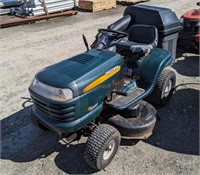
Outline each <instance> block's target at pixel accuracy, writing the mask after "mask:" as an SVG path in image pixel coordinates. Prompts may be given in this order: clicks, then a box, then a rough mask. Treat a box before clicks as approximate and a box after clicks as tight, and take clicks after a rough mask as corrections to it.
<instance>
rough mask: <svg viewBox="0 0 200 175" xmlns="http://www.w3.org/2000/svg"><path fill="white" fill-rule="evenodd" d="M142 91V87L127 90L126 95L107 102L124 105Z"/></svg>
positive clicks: (116, 105)
mask: <svg viewBox="0 0 200 175" xmlns="http://www.w3.org/2000/svg"><path fill="white" fill-rule="evenodd" d="M144 92H145V90H144V89H141V88H135V89H134V90H132V91H130V92H128V94H127V96H119V98H116V99H114V100H112V101H110V102H109V103H108V104H109V105H112V106H115V107H120V106H124V105H127V104H128V103H130V102H131V101H133V100H134V99H135V98H137V97H139V96H140V95H141V94H143V93H144Z"/></svg>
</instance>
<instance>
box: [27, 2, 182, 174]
mask: <svg viewBox="0 0 200 175" xmlns="http://www.w3.org/2000/svg"><path fill="white" fill-rule="evenodd" d="M144 16H146V17H145V18H144ZM180 29H181V25H180V22H179V20H178V18H177V17H176V15H175V13H174V12H172V11H171V10H170V9H166V8H159V7H153V6H146V5H137V6H129V7H127V9H126V10H125V12H124V15H123V17H122V18H120V19H119V20H118V21H116V22H114V23H113V24H111V25H109V26H108V28H106V29H99V30H98V34H97V36H96V40H95V41H94V43H93V44H92V45H91V49H90V48H89V45H88V42H87V39H86V37H85V36H83V39H84V43H85V45H86V47H87V51H86V52H84V53H82V54H80V55H77V56H74V57H72V58H69V59H65V60H63V61H61V62H59V63H57V64H54V65H51V66H49V67H47V68H45V69H43V70H41V71H40V72H38V73H37V74H36V75H35V78H34V80H33V81H32V83H31V85H30V87H29V92H30V95H31V98H32V100H33V102H34V105H33V107H32V114H31V118H32V121H33V123H34V124H35V125H36V126H38V127H39V128H41V129H45V130H51V131H53V132H55V133H57V134H58V135H59V136H60V137H61V138H66V139H67V138H74V140H76V139H80V138H81V136H89V137H88V140H87V143H86V148H85V152H84V159H85V161H86V162H87V163H88V165H90V166H91V167H92V168H94V169H97V170H101V169H104V168H105V167H106V166H107V165H108V164H109V163H110V162H111V160H112V159H113V158H114V156H115V154H116V152H117V150H118V147H119V145H120V141H121V138H125V139H147V138H148V137H150V136H151V135H152V133H153V132H154V130H155V126H156V124H157V117H158V114H157V111H156V109H155V108H154V106H153V105H152V104H156V105H161V106H162V105H165V104H167V103H168V102H169V101H170V99H171V97H172V95H173V90H174V87H175V84H176V75H175V73H174V72H173V71H172V70H171V69H170V68H169V67H170V65H171V64H173V62H174V59H175V55H176V54H175V52H176V41H177V38H178V31H179V30H180Z"/></svg>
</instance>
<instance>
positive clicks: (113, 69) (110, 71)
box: [105, 66, 119, 75]
mask: <svg viewBox="0 0 200 175" xmlns="http://www.w3.org/2000/svg"><path fill="white" fill-rule="evenodd" d="M118 67H119V66H115V67H113V68H112V69H110V70H109V71H107V72H105V75H108V74H110V73H112V72H113V71H115V70H116V69H117V68H118Z"/></svg>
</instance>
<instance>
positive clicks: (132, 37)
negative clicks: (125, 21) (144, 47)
mask: <svg viewBox="0 0 200 175" xmlns="http://www.w3.org/2000/svg"><path fill="white" fill-rule="evenodd" d="M128 33H129V38H128V40H129V41H133V42H136V43H143V44H153V43H154V44H156V45H157V43H158V30H157V28H156V27H155V26H150V25H142V24H137V25H132V26H131V27H130V29H129V31H128Z"/></svg>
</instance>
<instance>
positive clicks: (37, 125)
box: [30, 111, 49, 131]
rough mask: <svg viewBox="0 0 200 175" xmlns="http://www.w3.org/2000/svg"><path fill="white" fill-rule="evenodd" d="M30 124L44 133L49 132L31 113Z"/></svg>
mask: <svg viewBox="0 0 200 175" xmlns="http://www.w3.org/2000/svg"><path fill="white" fill-rule="evenodd" d="M30 116H31V122H32V123H33V124H34V125H35V126H36V127H37V128H39V129H42V130H44V131H49V129H48V128H47V127H45V126H44V125H43V124H41V123H40V122H39V120H38V118H37V117H36V116H35V115H34V114H33V112H32V111H31V114H30Z"/></svg>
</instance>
